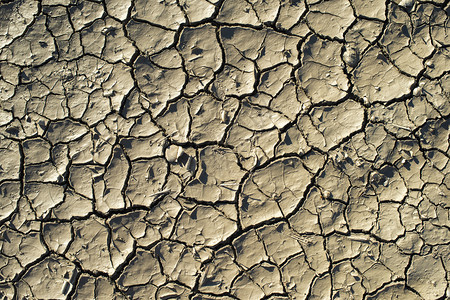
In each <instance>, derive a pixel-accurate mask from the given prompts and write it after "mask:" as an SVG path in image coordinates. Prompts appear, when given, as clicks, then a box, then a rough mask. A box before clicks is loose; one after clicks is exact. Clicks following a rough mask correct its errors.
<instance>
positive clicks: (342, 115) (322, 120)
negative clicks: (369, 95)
mask: <svg viewBox="0 0 450 300" xmlns="http://www.w3.org/2000/svg"><path fill="white" fill-rule="evenodd" d="M363 122H364V109H363V107H362V106H361V105H360V104H359V103H358V102H355V101H353V100H347V101H345V102H343V103H341V104H338V105H335V106H321V107H317V108H313V109H312V111H311V113H310V117H307V116H302V117H301V118H299V120H298V127H299V128H300V130H302V131H303V134H304V136H305V137H306V140H307V141H308V143H309V144H310V145H312V146H315V147H318V148H320V149H323V150H328V149H330V148H332V147H334V146H336V145H338V144H339V143H340V142H341V141H342V140H343V139H345V138H346V137H348V136H350V135H351V134H352V133H354V132H355V131H357V130H359V129H361V127H362V125H363Z"/></svg>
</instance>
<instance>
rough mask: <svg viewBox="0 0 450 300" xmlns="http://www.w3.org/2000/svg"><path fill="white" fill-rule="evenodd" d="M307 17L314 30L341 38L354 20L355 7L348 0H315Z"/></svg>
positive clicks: (331, 36)
mask: <svg viewBox="0 0 450 300" xmlns="http://www.w3.org/2000/svg"><path fill="white" fill-rule="evenodd" d="M309 2H313V1H309ZM306 18H307V21H308V23H309V24H310V26H311V28H312V29H313V30H314V32H316V33H318V34H321V35H325V36H328V37H330V38H341V39H342V38H343V35H344V32H345V30H346V29H347V27H348V26H349V25H350V24H351V23H352V22H353V20H354V17H353V9H352V7H351V4H350V1H347V0H330V1H314V3H312V5H311V6H310V11H309V13H308V15H307V16H306Z"/></svg>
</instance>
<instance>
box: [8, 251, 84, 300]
mask: <svg viewBox="0 0 450 300" xmlns="http://www.w3.org/2000/svg"><path fill="white" fill-rule="evenodd" d="M77 273H78V270H77V269H76V267H75V265H74V264H73V263H72V262H69V261H67V260H66V259H62V258H60V257H56V256H50V257H47V258H45V259H44V260H42V261H41V262H39V263H38V264H37V265H34V266H33V267H32V268H30V269H29V270H28V271H27V272H26V273H25V275H24V276H23V278H22V279H21V280H20V281H19V282H18V283H17V294H18V295H17V296H18V297H20V298H28V297H32V298H36V299H66V298H67V296H68V294H69V293H70V292H71V291H72V289H73V286H74V284H75V282H74V279H75V277H76V274H77Z"/></svg>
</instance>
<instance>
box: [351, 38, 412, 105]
mask: <svg viewBox="0 0 450 300" xmlns="http://www.w3.org/2000/svg"><path fill="white" fill-rule="evenodd" d="M352 81H353V82H354V85H355V94H356V95H357V96H358V97H361V98H364V99H367V101H368V102H369V103H372V102H387V101H389V100H392V99H395V98H400V97H402V96H404V95H406V94H408V93H410V91H411V86H412V84H413V83H414V78H413V77H408V76H406V75H403V74H402V73H400V72H399V71H398V70H397V69H396V68H395V67H394V66H393V65H392V64H391V63H390V62H389V60H388V59H387V58H386V57H385V56H384V54H383V53H382V52H381V51H380V50H378V49H377V48H376V47H372V48H370V49H369V51H367V52H366V54H365V55H364V56H363V57H362V59H361V62H360V64H359V65H358V66H357V67H356V68H355V69H354V70H353V71H352Z"/></svg>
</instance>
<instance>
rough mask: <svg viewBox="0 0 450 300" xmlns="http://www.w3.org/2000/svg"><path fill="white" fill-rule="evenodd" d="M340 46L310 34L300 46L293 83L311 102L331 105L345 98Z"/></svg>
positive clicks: (344, 80)
mask: <svg viewBox="0 0 450 300" xmlns="http://www.w3.org/2000/svg"><path fill="white" fill-rule="evenodd" d="M341 47H342V46H341V44H340V43H338V42H331V41H326V40H322V39H320V38H319V37H317V36H316V35H312V36H311V37H310V38H309V39H308V41H307V42H306V43H305V44H304V46H303V58H302V66H301V67H300V68H299V69H298V70H297V74H296V75H297V80H298V84H299V86H300V88H302V89H303V90H304V92H305V94H306V96H308V98H309V99H311V102H312V103H320V102H322V101H326V102H335V101H337V100H339V99H341V98H343V97H344V96H345V95H346V92H347V89H348V85H349V84H348V79H347V76H346V75H345V73H344V70H343V67H342V61H341V59H340V53H341Z"/></svg>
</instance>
